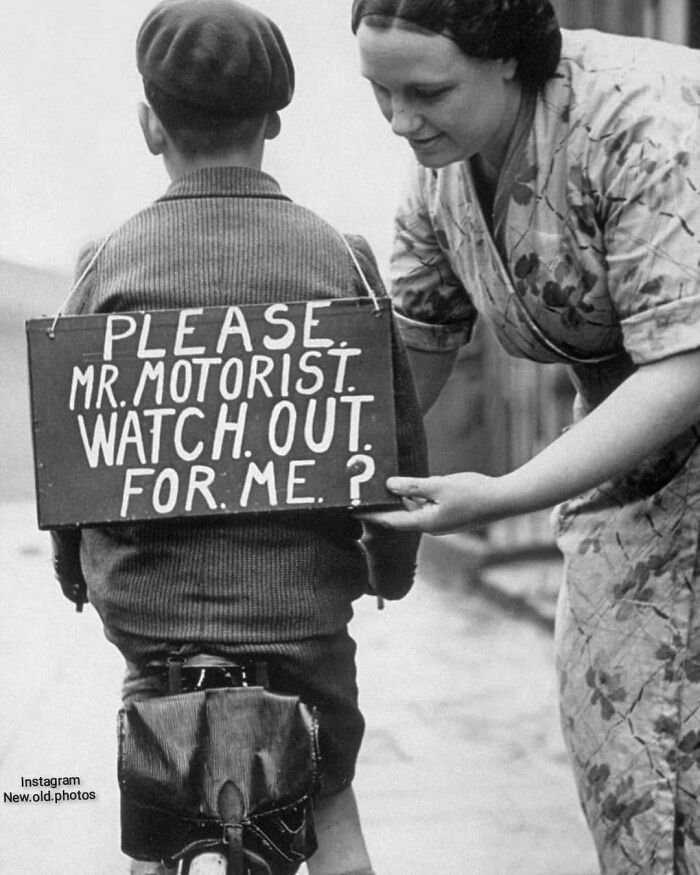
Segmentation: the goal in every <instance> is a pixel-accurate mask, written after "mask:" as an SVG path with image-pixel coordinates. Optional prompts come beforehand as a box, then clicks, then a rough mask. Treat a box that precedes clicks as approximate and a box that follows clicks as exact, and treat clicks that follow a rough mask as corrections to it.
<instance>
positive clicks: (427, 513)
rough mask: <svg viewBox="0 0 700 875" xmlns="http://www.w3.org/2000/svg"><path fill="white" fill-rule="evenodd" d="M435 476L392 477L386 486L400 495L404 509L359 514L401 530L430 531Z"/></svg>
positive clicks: (365, 518) (382, 524) (381, 524)
mask: <svg viewBox="0 0 700 875" xmlns="http://www.w3.org/2000/svg"><path fill="white" fill-rule="evenodd" d="M435 480H436V478H435V477H390V478H389V479H388V480H387V483H386V486H387V489H388V490H389V492H393V493H394V495H398V496H399V497H400V498H401V503H402V504H403V510H401V509H392V510H383V511H375V512H372V513H362V514H359V516H360V517H361V519H363V520H368V521H369V522H373V523H377V524H378V525H380V526H388V527H389V528H392V529H397V530H400V531H428V530H429V527H430V519H431V510H432V508H433V507H434V501H433V498H432V496H433V493H434V481H435Z"/></svg>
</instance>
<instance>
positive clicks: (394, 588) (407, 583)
mask: <svg viewBox="0 0 700 875" xmlns="http://www.w3.org/2000/svg"><path fill="white" fill-rule="evenodd" d="M348 240H349V242H350V245H351V246H352V247H353V251H354V252H355V255H356V257H357V259H358V262H359V263H360V267H361V268H362V270H363V272H364V273H365V276H366V278H367V280H368V281H369V284H370V286H371V288H372V289H373V290H374V292H375V293H376V294H377V295H386V291H385V289H384V285H383V283H382V280H381V276H380V274H379V269H378V267H377V264H376V260H375V258H374V254H373V253H372V251H371V249H370V247H369V245H368V244H367V242H366V241H365V240H364V239H363V238H362V237H356V236H352V237H350V236H349V237H348ZM358 294H366V292H364V291H359V290H358ZM391 360H392V369H393V376H394V402H395V411H396V443H397V449H398V464H399V469H398V471H397V472H396V473H397V474H400V475H402V476H415V477H424V476H426V475H427V474H428V450H427V442H426V437H425V430H424V427H423V417H422V415H421V411H420V405H419V403H418V396H417V394H416V390H415V386H414V383H413V376H412V374H411V369H410V365H409V362H408V356H407V354H406V350H405V348H404V345H403V341H402V340H401V337H400V335H399V332H398V330H397V328H396V324H395V322H394V320H393V319H392V324H391ZM363 525H364V531H363V536H362V544H363V547H364V549H365V552H366V556H367V563H368V568H369V584H370V589H371V591H372V592H375V593H377V595H381V596H382V597H383V598H386V599H400V598H403V596H405V595H406V594H407V593H408V591H409V590H410V588H411V586H412V584H413V581H414V577H415V569H416V557H417V553H418V547H419V544H420V534H418V533H415V532H395V531H392V530H390V529H386V528H383V527H381V526H376V525H370V524H369V523H364V524H363Z"/></svg>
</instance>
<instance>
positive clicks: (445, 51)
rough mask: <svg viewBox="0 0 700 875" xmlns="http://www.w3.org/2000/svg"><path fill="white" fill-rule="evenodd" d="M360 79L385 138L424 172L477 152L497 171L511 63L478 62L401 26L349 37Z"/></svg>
mask: <svg viewBox="0 0 700 875" xmlns="http://www.w3.org/2000/svg"><path fill="white" fill-rule="evenodd" d="M357 37H358V41H359V46H360V59H361V63H362V75H363V76H365V78H367V79H368V80H369V82H370V84H371V85H372V89H373V90H374V96H375V97H376V99H377V103H378V104H379V108H380V110H381V111H382V114H383V115H384V118H385V119H386V120H387V121H388V122H389V123H390V124H391V128H392V130H393V132H394V133H395V134H396V135H397V136H399V137H404V138H405V139H406V140H407V141H408V144H409V145H410V147H411V148H412V149H413V151H414V152H415V155H416V158H417V159H418V161H419V162H420V163H421V164H423V165H424V166H425V167H444V166H445V165H447V164H451V163H452V162H454V161H463V160H465V159H466V158H470V157H472V156H473V155H475V154H476V153H480V154H481V155H482V157H483V158H484V160H485V161H487V162H488V163H489V164H491V165H492V166H494V167H496V168H500V166H501V164H502V161H503V158H504V157H505V151H506V147H507V144H508V138H509V136H510V133H511V130H512V127H513V123H514V121H515V116H516V114H517V108H518V105H519V99H520V89H519V86H518V84H517V81H516V80H515V78H514V77H515V71H516V62H515V61H503V60H494V61H482V60H479V59H476V58H471V57H468V56H467V55H465V54H464V53H463V52H462V51H461V50H460V49H459V47H458V46H457V45H456V43H454V42H453V41H452V40H451V39H448V38H447V37H445V36H442V35H440V34H434V33H431V32H430V31H415V30H408V29H406V28H404V27H401V26H391V27H388V28H378V27H371V26H368V25H367V24H365V23H364V22H363V23H361V24H360V27H359V28H358V31H357Z"/></svg>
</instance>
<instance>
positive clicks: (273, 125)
mask: <svg viewBox="0 0 700 875" xmlns="http://www.w3.org/2000/svg"><path fill="white" fill-rule="evenodd" d="M281 130H282V122H281V120H280V114H279V113H278V112H271V113H269V114H268V116H267V121H266V122H265V139H266V140H274V139H275V137H277V136H279V132H280V131H281Z"/></svg>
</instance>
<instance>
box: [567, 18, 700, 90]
mask: <svg viewBox="0 0 700 875" xmlns="http://www.w3.org/2000/svg"><path fill="white" fill-rule="evenodd" d="M575 72H578V74H579V75H580V76H586V75H588V76H598V77H601V79H602V80H604V81H605V80H607V81H609V82H613V83H620V84H621V85H623V86H624V85H625V83H636V82H639V81H642V82H663V81H666V82H672V81H674V80H679V79H682V80H688V81H694V82H696V83H698V85H700V51H698V50H697V49H691V48H688V47H687V46H681V45H676V44H673V43H669V42H664V41H663V40H657V39H649V38H646V37H638V36H622V35H620V34H612V33H605V32H603V31H598V30H566V29H563V30H562V54H561V63H560V66H559V70H558V73H557V76H556V78H558V79H562V78H563V79H566V78H567V76H568V75H573V74H575Z"/></svg>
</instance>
